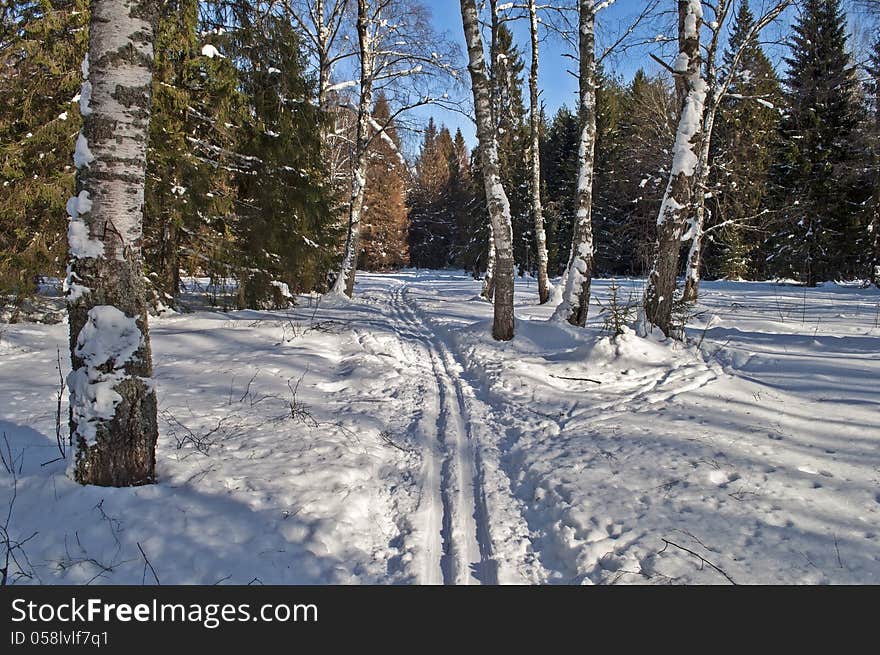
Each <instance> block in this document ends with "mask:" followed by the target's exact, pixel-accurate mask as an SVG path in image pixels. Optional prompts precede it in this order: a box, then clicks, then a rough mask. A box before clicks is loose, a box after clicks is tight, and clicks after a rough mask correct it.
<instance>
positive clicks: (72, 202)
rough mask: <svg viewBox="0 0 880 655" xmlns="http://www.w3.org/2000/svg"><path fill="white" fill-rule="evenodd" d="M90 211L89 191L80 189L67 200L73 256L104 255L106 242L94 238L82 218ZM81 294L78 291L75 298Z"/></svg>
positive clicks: (69, 236) (68, 238)
mask: <svg viewBox="0 0 880 655" xmlns="http://www.w3.org/2000/svg"><path fill="white" fill-rule="evenodd" d="M90 211H92V200H91V197H90V195H89V192H88V191H85V190H83V191H80V192H79V195H76V196H73V197H71V198H70V199H69V200H68V201H67V215H68V217H69V220H70V222H69V224H68V226H67V247H68V251H69V253H70V255H71V256H73V257H80V258H86V257H92V258H97V257H103V256H104V243H103V242H102V241H99V240H97V239H92V237H91V235H90V234H89V226H88V225H87V224H86V223H85V221H83V220H82V218H81V217H82V215H83V214H88V213H89V212H90ZM71 288H74V287H71ZM82 289H85V287H80V290H82ZM80 295H81V294H80V293H79V292H77V293H76V296H75V298H78V297H79V296H80ZM75 298H71V299H75Z"/></svg>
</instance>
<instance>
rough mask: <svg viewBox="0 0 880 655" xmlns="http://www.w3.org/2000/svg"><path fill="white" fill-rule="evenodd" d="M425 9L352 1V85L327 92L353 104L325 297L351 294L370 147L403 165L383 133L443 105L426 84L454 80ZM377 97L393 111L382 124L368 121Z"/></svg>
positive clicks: (401, 0) (379, 0)
mask: <svg viewBox="0 0 880 655" xmlns="http://www.w3.org/2000/svg"><path fill="white" fill-rule="evenodd" d="M429 23H430V21H429V17H428V14H427V12H426V10H425V8H424V7H423V6H422V5H420V4H418V3H417V2H414V1H409V2H408V1H406V0H357V24H356V31H357V41H358V46H357V59H358V64H359V65H358V71H357V77H356V80H351V81H343V82H337V83H336V84H334V85H333V86H332V87H331V88H336V89H339V88H348V87H357V88H358V94H357V99H356V103H355V104H353V105H349V106H348V109H349V110H350V111H352V112H353V113H354V114H355V115H356V116H357V121H356V129H355V132H356V134H355V138H354V143H353V145H352V156H351V162H352V182H351V192H350V196H349V210H348V230H347V234H346V241H345V249H344V251H343V259H342V264H341V266H340V271H339V275H338V276H337V278H336V282H335V283H334V285H333V288H332V290H331V293H333V294H337V295H338V294H345V295H348V296H349V297H350V296H352V294H353V293H354V281H355V272H356V268H357V259H358V254H359V249H360V232H361V219H362V217H363V210H364V193H365V190H366V173H367V167H368V163H369V150H370V145H371V144H372V143H373V142H374V141H375V140H376V139H381V140H382V141H383V142H384V143H385V144H386V145H387V146H389V147H390V148H392V150H393V151H394V152H395V153H396V154H397V156H398V158H399V159H400V161H401V163H402V164H405V163H406V162H405V159H404V158H403V155H402V154H401V153H400V151H399V149H398V148H397V144H396V143H395V142H394V140H393V139H392V138H391V137H390V136H389V134H388V132H387V129H388V127H389V126H390V125H391V124H394V123H397V124H398V127H399V119H400V117H401V116H402V115H403V114H404V113H405V112H408V111H410V110H412V109H415V108H416V107H421V106H424V105H429V104H444V103H445V101H446V100H447V96H446V94H445V93H442V92H440V93H439V94H437V95H435V94H434V93H432V86H431V85H432V84H433V83H435V82H437V81H438V80H441V79H442V78H443V77H444V76H445V75H454V74H455V69H454V58H453V53H452V52H451V51H450V50H449V49H447V48H446V47H445V44H444V41H443V40H442V39H441V38H440V37H439V36H437V35H436V34H434V33H433V32H432V31H431V29H430V26H429ZM380 91H381V92H382V93H383V94H384V95H385V96H386V97H387V98H388V100H389V102H390V103H391V104H392V106H394V110H393V111H392V112H391V115H390V116H389V118H388V120H387V121H386V122H385V123H380V122H378V121H376V120H375V119H374V117H373V115H372V111H373V99H374V97H375V96H376V93H377V92H380Z"/></svg>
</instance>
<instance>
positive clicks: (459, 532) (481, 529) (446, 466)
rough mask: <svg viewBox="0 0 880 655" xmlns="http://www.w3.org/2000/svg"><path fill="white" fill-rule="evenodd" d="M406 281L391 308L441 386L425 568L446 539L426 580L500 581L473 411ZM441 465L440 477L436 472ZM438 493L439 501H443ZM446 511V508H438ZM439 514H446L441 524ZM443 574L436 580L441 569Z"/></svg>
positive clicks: (430, 465)
mask: <svg viewBox="0 0 880 655" xmlns="http://www.w3.org/2000/svg"><path fill="white" fill-rule="evenodd" d="M404 292H405V285H403V284H401V285H399V286H397V287H395V288H394V289H393V290H392V291H391V300H390V306H389V308H390V310H391V312H392V314H393V318H394V319H396V320H397V321H399V323H400V328H401V333H402V334H406V333H409V335H411V336H412V337H415V338H417V339H418V340H419V341H420V342H421V343H422V345H423V346H424V348H425V350H426V355H427V357H428V359H429V360H430V365H431V370H432V373H433V377H434V380H433V383H434V385H435V386H436V391H437V398H436V401H437V404H438V412H437V421H436V426H435V439H434V443H432V444H426V445H427V448H426V451H427V452H426V453H425V454H426V458H427V460H428V461H427V462H426V465H425V469H424V474H425V478H424V479H425V486H426V487H427V489H426V490H425V492H424V494H423V499H424V502H425V503H426V506H425V507H424V508H420V510H424V517H425V521H424V525H423V529H424V530H425V534H426V540H427V541H426V545H425V550H426V553H427V554H428V556H427V557H426V567H425V568H426V569H427V568H429V567H430V563H431V562H433V561H436V550H437V546H436V540H437V539H439V540H440V542H441V543H442V555H441V556H440V560H439V567H438V568H437V569H435V571H433V572H432V571H428V570H426V571H424V573H423V575H424V579H425V581H426V582H428V583H430V582H439V581H442V582H444V583H446V584H480V583H488V584H493V583H495V582H497V579H496V575H495V565H494V562H493V561H492V557H491V547H490V546H489V530H488V514H487V512H486V508H485V502H484V501H483V500H482V489H481V484H480V473H479V468H480V467H479V462H478V458H477V454H476V451H475V449H474V444H473V439H472V436H471V434H470V427H469V424H470V416H469V415H468V410H467V406H466V403H465V399H464V393H463V390H462V388H461V382H460V380H459V379H458V376H457V375H456V374H455V373H454V371H453V370H450V369H452V368H454V366H455V361H454V358H453V357H452V355H451V353H450V352H449V351H448V350H447V349H446V348H445V346H444V345H443V344H442V343H441V342H440V341H439V340H437V339H436V338H435V337H434V335H433V334H432V333H431V332H430V330H428V329H427V328H426V327H425V326H424V324H423V323H422V322H421V321H420V320H419V318H418V317H417V316H416V315H415V314H414V312H413V311H412V309H411V308H410V307H409V306H408V305H407V303H406V301H405V299H404ZM438 469H439V476H438V475H437V473H438ZM438 498H439V501H438ZM438 510H442V511H438ZM438 514H441V515H442V519H441V520H440V521H439V525H438V520H437V517H438ZM438 572H439V574H440V576H441V579H440V580H437V574H438Z"/></svg>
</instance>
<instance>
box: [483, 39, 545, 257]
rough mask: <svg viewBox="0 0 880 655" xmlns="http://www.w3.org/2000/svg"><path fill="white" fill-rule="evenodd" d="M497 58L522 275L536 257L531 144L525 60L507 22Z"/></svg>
mask: <svg viewBox="0 0 880 655" xmlns="http://www.w3.org/2000/svg"><path fill="white" fill-rule="evenodd" d="M495 57H496V58H497V59H498V65H497V70H496V77H495V80H494V83H495V87H496V89H497V103H498V106H497V107H495V117H496V121H497V133H498V161H499V164H500V167H501V181H502V184H503V185H504V188H505V189H506V190H507V196H508V200H509V201H510V215H511V221H512V223H513V252H514V260H515V261H516V263H517V265H518V267H519V271H520V274H522V273H523V272H524V271H525V270H529V271H530V272H531V270H532V269H533V264H534V262H535V257H536V253H535V247H534V223H533V221H532V215H531V211H530V204H529V179H530V168H529V162H528V157H527V156H526V154H525V153H526V149H527V148H528V145H529V143H530V136H529V124H528V121H527V120H526V118H527V117H526V107H525V102H524V99H523V91H522V89H523V70H524V69H525V63H524V61H523V55H522V52H521V51H520V49H519V47H517V45H516V43H515V42H514V38H513V33H512V32H511V31H510V30H509V29H508V28H507V27H506V26H504V25H501V26H500V27H499V28H498V35H497V41H496V44H495ZM484 216H485V214H484Z"/></svg>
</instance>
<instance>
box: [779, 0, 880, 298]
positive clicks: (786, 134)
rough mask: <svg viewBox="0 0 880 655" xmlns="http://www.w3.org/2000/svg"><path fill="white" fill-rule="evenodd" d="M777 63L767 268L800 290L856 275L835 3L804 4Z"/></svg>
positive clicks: (852, 144) (849, 120)
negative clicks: (779, 111)
mask: <svg viewBox="0 0 880 655" xmlns="http://www.w3.org/2000/svg"><path fill="white" fill-rule="evenodd" d="M785 61H786V63H787V65H788V73H787V76H786V81H785V86H786V90H785V95H786V101H787V108H786V114H785V116H784V118H783V120H782V126H781V144H780V151H779V154H778V155H777V158H778V164H777V165H776V171H775V177H776V181H777V183H778V185H779V188H778V194H779V195H778V202H779V203H780V205H781V210H780V218H781V220H780V225H779V228H778V229H777V231H776V233H775V234H774V237H773V239H772V246H771V247H772V249H773V251H774V252H773V255H772V256H771V258H772V261H773V270H774V271H775V272H776V273H777V274H779V275H783V276H794V277H796V278H799V279H800V280H801V281H803V282H804V283H806V284H808V285H815V284H816V283H817V282H819V281H821V280H827V279H831V278H837V277H848V278H851V277H855V276H858V275H860V274H864V273H866V272H867V271H864V270H860V268H861V264H860V259H862V260H863V259H864V258H863V257H861V256H860V253H861V252H863V251H864V249H866V244H865V243H864V235H865V233H866V227H865V225H864V222H865V217H864V211H863V206H864V203H865V202H866V200H867V193H866V188H867V187H866V185H864V184H863V180H860V177H861V176H862V175H863V172H864V158H865V153H864V151H863V150H862V149H861V145H862V143H861V141H862V139H861V136H860V134H859V129H858V128H859V120H860V112H861V111H862V107H860V102H859V97H858V80H857V78H856V74H855V68H854V66H853V65H852V62H851V58H850V54H849V51H848V49H847V35H846V18H845V16H844V13H843V9H842V7H841V3H840V0H805V2H804V3H803V7H802V10H801V13H800V16H799V18H798V22H797V24H796V25H795V26H794V36H793V38H792V42H791V55H790V56H789V57H788V58H786V60H785Z"/></svg>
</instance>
